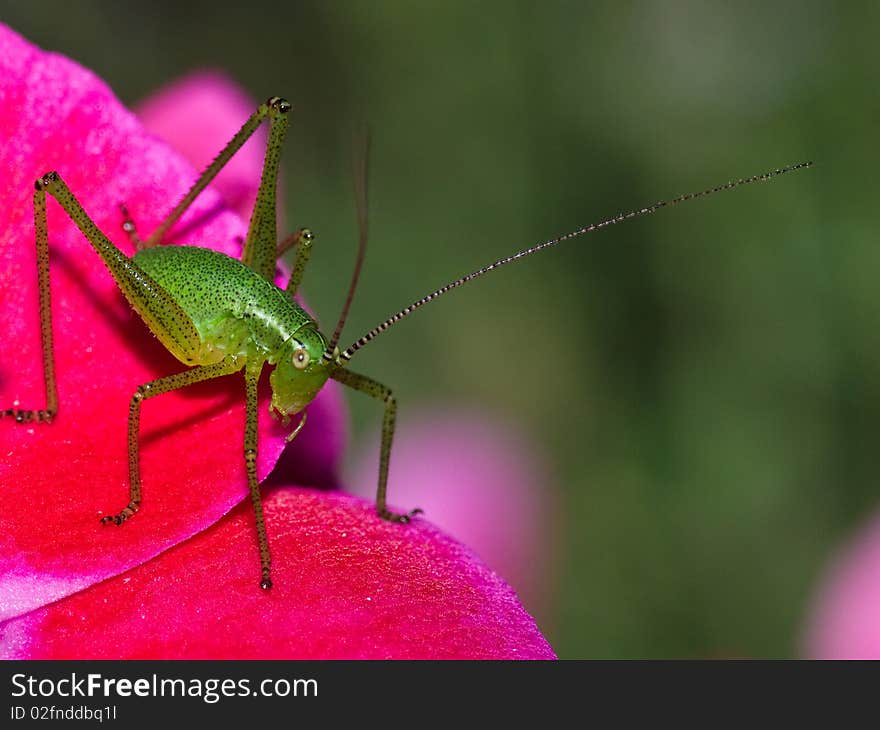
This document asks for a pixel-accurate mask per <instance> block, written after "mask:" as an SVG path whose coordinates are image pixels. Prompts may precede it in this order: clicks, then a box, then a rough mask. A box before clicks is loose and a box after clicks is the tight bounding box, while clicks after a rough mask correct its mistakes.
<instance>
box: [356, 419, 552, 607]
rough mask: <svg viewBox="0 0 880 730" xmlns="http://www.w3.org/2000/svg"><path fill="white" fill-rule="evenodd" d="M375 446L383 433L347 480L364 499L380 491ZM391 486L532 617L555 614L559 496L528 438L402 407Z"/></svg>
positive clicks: (496, 426)
mask: <svg viewBox="0 0 880 730" xmlns="http://www.w3.org/2000/svg"><path fill="white" fill-rule="evenodd" d="M378 447H379V434H378V432H377V433H375V434H373V436H372V437H371V438H368V439H366V440H365V441H364V443H363V444H362V445H361V448H360V453H359V457H358V458H357V459H356V460H355V463H354V468H353V469H352V470H351V472H350V476H349V478H348V479H347V481H348V483H349V484H350V485H351V490H352V491H353V492H354V493H355V494H358V495H360V496H362V497H364V498H367V499H369V498H374V497H375V493H376V475H377V473H378V461H379V448H378ZM426 465H430V468H426ZM388 484H389V490H388V494H389V497H390V498H391V499H392V500H393V501H394V502H395V503H396V504H400V505H405V506H408V507H416V506H418V507H421V508H422V509H424V510H425V517H426V518H427V519H429V520H430V521H431V522H432V523H434V524H435V525H437V526H438V527H440V528H441V529H443V530H445V531H446V532H448V533H449V534H450V535H452V536H454V537H455V538H457V539H458V540H461V541H462V542H463V543H464V544H465V545H467V546H468V547H470V548H471V549H472V550H473V551H474V552H475V553H476V554H477V555H479V556H480V558H481V559H482V560H484V561H485V562H486V564H487V565H489V566H490V567H491V568H492V569H493V570H494V571H496V572H497V573H498V574H499V575H501V576H503V577H504V579H505V580H506V581H508V582H509V583H510V585H511V586H513V587H514V588H515V589H516V591H517V593H518V594H519V595H520V598H521V600H522V602H523V604H524V605H525V606H526V607H527V608H529V610H530V611H531V612H532V613H534V614H536V615H541V614H545V613H550V610H551V604H552V595H551V594H552V592H553V585H554V575H553V564H554V561H553V559H552V553H553V544H554V540H555V535H556V533H557V532H558V526H557V524H556V519H555V511H556V510H555V499H554V498H555V494H554V491H553V489H552V485H551V484H550V480H549V479H548V477H547V475H546V470H545V469H544V468H543V467H542V466H541V464H540V459H539V458H538V457H537V455H536V454H535V449H534V448H533V447H532V445H531V444H529V443H528V442H527V441H526V440H525V438H523V437H522V436H520V435H518V434H516V433H515V432H514V430H513V429H511V428H509V427H505V426H502V425H501V424H500V423H496V422H493V421H491V420H490V419H489V418H488V417H487V416H485V415H483V414H479V413H476V412H473V411H469V410H468V409H465V408H462V409H452V408H449V407H442V406H438V407H434V408H422V409H421V410H418V411H415V412H411V411H407V410H405V409H403V410H402V411H401V415H400V418H399V422H398V427H397V431H396V435H395V439H394V452H393V454H392V459H391V470H390V474H389V480H388ZM542 623H543V622H542Z"/></svg>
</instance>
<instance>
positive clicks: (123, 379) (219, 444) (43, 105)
mask: <svg viewBox="0 0 880 730" xmlns="http://www.w3.org/2000/svg"><path fill="white" fill-rule="evenodd" d="M0 49H2V52H0V169H3V170H4V175H3V176H2V178H0V201H2V206H0V230H2V231H3V233H2V235H0V291H2V292H4V294H3V297H2V299H0V331H2V332H3V333H4V336H5V338H6V341H7V342H8V343H11V344H14V347H7V348H6V349H5V350H4V354H3V355H2V356H0V406H2V407H3V408H6V407H10V406H15V405H19V404H20V406H21V407H25V408H29V407H36V408H39V407H42V405H43V403H44V402H45V401H44V393H43V383H42V374H41V368H40V363H41V350H40V345H39V323H38V316H37V291H36V269H35V255H34V244H33V240H34V231H33V208H32V202H31V199H32V195H33V181H34V179H35V178H37V177H38V176H39V175H42V174H43V173H44V172H46V171H47V170H51V169H57V170H58V171H59V173H60V174H61V175H62V177H63V178H64V179H65V180H66V182H67V183H68V185H69V186H70V188H71V189H72V190H73V191H74V193H75V194H76V195H77V197H78V198H79V199H80V201H81V203H82V204H83V206H84V207H85V209H86V210H87V212H88V213H89V214H90V215H91V216H92V218H93V219H94V221H95V222H96V223H97V224H98V226H99V227H101V228H102V229H103V230H104V231H105V232H107V233H108V235H109V236H110V237H111V238H112V239H114V240H115V241H116V242H117V243H118V244H119V245H120V247H121V248H122V249H123V250H126V251H127V250H130V246H129V244H128V242H127V241H126V239H125V236H124V234H122V232H121V217H120V213H119V210H118V206H119V204H120V203H123V202H124V203H126V204H127V205H128V207H129V209H130V211H131V213H132V215H133V217H134V219H135V220H136V221H137V222H138V224H139V226H140V229H141V231H142V232H148V231H150V230H151V229H152V227H153V226H155V225H156V223H157V222H158V221H159V220H160V219H161V217H162V215H163V214H164V213H165V212H166V211H167V210H168V209H169V208H170V207H171V206H172V205H173V204H174V203H175V202H176V201H177V200H178V199H179V198H180V196H181V195H182V194H183V193H184V192H185V190H186V189H187V188H188V186H189V185H190V184H191V183H192V181H193V180H194V179H195V174H196V173H195V171H194V170H193V169H192V168H191V167H190V166H189V165H188V164H187V163H186V162H184V161H183V160H182V159H181V158H180V157H178V156H177V155H176V154H175V153H173V152H172V151H171V150H170V149H169V148H168V147H167V146H166V145H165V144H163V143H161V142H160V141H158V140H157V139H155V138H154V137H153V136H151V135H149V134H148V133H146V132H145V131H144V129H143V128H142V126H141V125H140V123H139V122H138V120H137V119H136V118H135V117H134V115H132V114H131V113H130V112H129V111H127V110H126V109H125V108H124V107H123V106H122V105H121V104H120V103H119V101H118V100H117V99H116V98H115V97H114V96H113V94H112V93H111V92H110V90H109V89H108V88H107V87H106V85H105V84H104V83H103V82H101V81H100V80H99V79H98V78H96V77H95V76H94V75H93V74H92V73H91V72H89V71H86V70H84V69H82V68H81V67H79V66H77V65H76V64H75V63H73V62H71V61H70V60H68V59H66V58H64V57H62V56H60V55H55V54H49V53H45V52H43V51H41V50H39V49H37V48H35V47H34V46H32V45H30V44H28V43H27V42H26V41H24V40H23V39H22V38H21V37H19V36H18V35H16V34H15V33H13V32H12V31H11V30H9V29H8V28H6V27H4V26H0ZM48 210H49V231H50V242H51V245H50V248H51V255H52V296H53V320H54V323H55V341H56V350H55V351H56V364H57V375H58V383H59V391H60V398H61V410H60V413H59V415H58V417H57V418H56V420H55V421H54V422H53V423H52V424H50V425H26V426H22V425H19V424H16V423H14V422H12V421H11V420H10V419H0V486H2V489H0V616H2V617H10V616H15V615H18V614H20V613H23V612H26V611H28V610H30V609H33V608H35V607H37V606H40V605H44V604H45V603H47V602H49V601H53V600H56V599H58V598H60V597H61V596H64V595H68V594H69V593H71V592H73V591H76V590H78V589H81V588H83V587H85V586H88V585H90V584H92V583H94V582H96V581H99V580H102V579H104V578H106V577H108V576H112V575H116V574H118V573H120V572H122V571H124V570H126V569H128V568H130V567H131V566H133V565H137V564H139V563H141V562H143V561H144V560H147V559H149V558H150V557H152V556H154V555H156V554H158V553H159V552H161V551H163V550H166V549H167V548H169V547H170V546H172V545H174V544H175V543H177V542H180V541H181V540H183V539H185V538H187V537H189V536H191V535H192V534H194V533H196V532H198V531H200V530H202V529H204V528H205V527H206V526H208V525H210V524H212V523H214V522H215V521H216V520H217V519H219V518H220V517H221V516H222V515H223V514H224V513H226V512H227V511H228V510H229V509H230V508H231V507H232V506H234V505H235V504H236V503H237V502H239V501H241V500H242V499H243V498H244V497H245V496H246V494H247V488H246V480H245V474H244V466H243V463H242V462H243V460H242V456H241V451H242V434H243V426H244V424H243V422H244V410H243V395H242V391H243V387H242V378H241V376H240V375H234V376H230V377H228V378H224V379H223V380H221V381H217V382H215V383H212V384H206V385H204V386H196V387H194V388H190V389H187V390H184V391H180V392H178V393H172V394H168V395H163V396H161V397H159V398H157V399H155V400H151V401H148V402H146V403H145V404H144V408H143V417H142V426H141V433H142V434H143V438H142V441H141V443H142V447H143V448H142V452H141V456H142V458H141V472H142V476H143V482H144V503H143V507H142V509H141V511H140V513H139V514H138V515H137V516H136V518H134V519H133V520H132V521H131V522H130V523H128V524H126V525H124V526H122V527H120V528H117V527H113V526H110V527H104V526H101V525H100V524H99V522H98V517H99V516H101V515H105V514H108V513H112V512H116V511H118V510H119V509H121V507H122V506H123V505H124V504H125V503H126V502H127V501H128V494H127V492H128V486H127V485H128V476H127V453H126V422H127V414H128V404H129V399H130V398H131V396H132V394H133V393H134V390H135V388H136V387H137V386H138V385H140V384H142V383H145V382H148V381H150V380H153V379H155V378H157V377H161V376H163V375H168V374H171V373H173V372H178V371H180V370H182V369H183V366H182V365H181V364H180V363H178V362H177V361H176V360H174V359H173V358H172V357H171V356H170V355H169V354H168V353H167V352H165V351H164V349H163V348H162V347H161V346H160V345H159V344H158V343H157V342H156V340H155V338H154V337H153V336H152V334H151V333H150V332H149V331H148V330H147V329H146V327H145V326H144V325H143V324H142V323H141V321H140V320H139V319H138V318H137V316H136V315H134V314H133V313H132V311H131V310H130V308H129V307H128V305H127V304H126V302H125V301H124V299H123V298H122V296H121V295H120V294H119V293H118V291H117V290H116V287H115V285H114V283H113V281H112V279H111V278H110V276H109V274H108V273H107V271H106V270H105V269H104V267H103V266H102V265H101V264H100V261H99V259H98V257H97V255H96V254H95V253H94V252H93V251H92V250H91V249H90V247H89V246H88V244H87V243H86V241H85V240H84V238H83V237H82V235H81V234H80V232H79V231H78V230H77V229H76V228H75V226H74V225H73V224H72V222H71V221H70V220H69V219H68V218H67V216H66V215H65V214H64V213H63V211H61V210H60V208H59V206H58V205H57V204H56V203H55V201H54V200H49V202H48ZM244 233H245V225H244V224H243V223H242V221H241V219H240V218H239V217H238V216H237V215H235V214H233V213H231V212H229V211H227V210H225V209H224V208H223V206H222V204H221V201H220V199H219V197H218V195H217V194H216V193H214V192H212V191H210V190H209V191H207V192H206V193H205V194H203V195H202V196H200V198H199V200H198V201H197V203H196V204H195V205H194V206H193V209H192V210H191V211H190V212H188V213H187V214H186V216H185V217H184V219H183V220H182V221H181V222H180V225H179V226H178V227H177V228H176V229H175V233H174V240H175V242H178V243H193V244H199V245H210V246H211V247H213V248H217V249H219V250H222V251H225V252H227V253H230V254H233V255H234V254H235V253H236V252H237V250H238V249H239V244H238V240H239V239H240V237H241V236H243V235H244ZM264 396H265V394H264ZM314 410H316V411H317V412H318V413H323V414H324V416H323V417H321V418H313V419H310V422H309V424H308V425H307V426H306V429H307V430H308V429H316V430H317V431H318V432H320V431H321V428H322V421H323V422H324V423H325V425H326V422H327V421H329V422H331V423H338V422H339V420H340V418H341V416H340V414H339V413H338V411H337V410H336V405H335V404H333V403H331V405H330V407H320V408H319V407H317V402H316V408H315V409H314ZM260 419H261V423H260V458H259V463H258V466H259V472H260V475H261V477H262V476H265V475H266V474H267V473H268V472H269V470H270V469H271V468H272V466H273V464H274V463H275V461H276V459H277V458H278V455H279V454H280V452H281V450H282V448H283V446H284V436H285V434H286V432H287V430H289V429H282V428H280V427H279V426H278V425H277V424H276V423H274V422H272V421H271V420H270V419H269V418H268V408H267V403H266V402H265V399H264V403H263V405H262V407H261V408H260ZM335 430H336V431H339V430H341V428H340V427H338V426H337V427H336V429H335ZM312 437H313V438H314V436H312ZM303 458H304V459H308V458H310V457H309V455H308V454H304V455H303Z"/></svg>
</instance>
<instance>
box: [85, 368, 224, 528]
mask: <svg viewBox="0 0 880 730" xmlns="http://www.w3.org/2000/svg"><path fill="white" fill-rule="evenodd" d="M240 369H241V362H240V361H238V360H237V358H234V357H226V358H224V359H223V360H221V361H220V362H218V363H214V364H213V365H200V366H198V367H194V368H191V369H190V370H184V371H183V372H182V373H176V374H175V375H168V376H166V377H164V378H159V379H158V380H153V381H151V382H149V383H145V384H144V385H142V386H140V387H139V388H138V389H137V390H136V391H135V393H134V395H133V396H132V397H131V403H130V404H129V408H128V478H129V482H128V484H129V487H128V489H129V502H128V504H127V505H126V506H125V507H124V508H123V510H122V511H121V512H119V513H118V514H115V515H106V516H105V517H102V518H101V522H102V523H103V524H105V525H106V524H108V523H110V522H112V523H113V524H115V525H121V524H122V523H123V522H125V521H126V520H127V519H128V518H129V517H131V516H132V515H133V514H134V513H135V512H137V511H138V508H139V507H140V504H141V474H140V447H139V431H140V421H141V403H143V402H144V401H145V400H147V399H148V398H154V397H156V396H157V395H162V394H163V393H170V392H171V391H172V390H177V389H179V388H185V387H186V386H187V385H194V384H195V383H201V382H202V381H204V380H211V379H212V378H220V377H222V376H224V375H229V374H230V373H234V372H235V371H236V370H240Z"/></svg>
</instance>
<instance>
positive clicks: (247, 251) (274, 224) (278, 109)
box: [241, 96, 290, 281]
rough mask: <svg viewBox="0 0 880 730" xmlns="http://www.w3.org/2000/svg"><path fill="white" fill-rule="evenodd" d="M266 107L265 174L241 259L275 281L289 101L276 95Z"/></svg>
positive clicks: (269, 279)
mask: <svg viewBox="0 0 880 730" xmlns="http://www.w3.org/2000/svg"><path fill="white" fill-rule="evenodd" d="M264 106H266V107H267V113H268V114H269V122H270V126H269V139H268V141H267V142H266V157H265V158H264V160H263V174H262V176H261V177H260V188H259V190H257V199H256V202H255V203H254V210H253V212H252V213H251V221H250V224H249V225H248V232H247V237H246V238H245V241H244V249H243V250H242V253H241V261H242V263H243V264H245V265H246V266H249V267H250V268H252V269H253V270H254V271H256V272H257V273H258V274H260V276H262V277H263V278H264V279H266V280H267V281H274V280H275V263H276V261H277V259H278V257H277V254H276V250H277V242H278V220H277V208H278V204H277V184H278V166H279V164H280V163H281V148H282V147H283V146H284V138H285V137H286V136H287V125H288V117H287V113H288V112H289V111H290V104H288V103H287V102H286V101H285V100H284V99H280V98H278V97H277V96H276V97H272V98H271V99H269V100H268V101H267V102H266V104H265V105H264Z"/></svg>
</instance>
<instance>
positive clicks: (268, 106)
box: [143, 96, 290, 280]
mask: <svg viewBox="0 0 880 730" xmlns="http://www.w3.org/2000/svg"><path fill="white" fill-rule="evenodd" d="M288 111H290V104H288V103H287V102H286V101H285V100H284V99H281V98H279V97H277V96H276V97H272V98H271V99H269V100H268V101H266V103H265V104H260V106H259V107H257V110H256V111H255V112H254V113H253V114H252V115H251V116H250V118H249V119H248V120H247V121H246V122H245V123H244V124H243V125H242V127H241V129H239V130H238V132H236V133H235V136H234V137H233V138H232V139H231V140H230V141H229V143H228V144H227V145H226V147H224V148H223V149H222V150H221V151H220V153H219V154H218V155H217V157H215V158H214V161H213V162H211V164H210V165H208V167H206V168H205V170H204V172H202V174H201V175H199V177H198V179H197V180H196V181H195V183H193V186H192V187H191V188H190V189H189V191H188V192H187V193H186V195H184V196H183V198H181V200H180V202H179V203H178V204H177V205H176V206H174V209H173V210H172V211H171V212H170V213H169V214H168V215H167V216H166V217H165V219H164V220H163V221H162V222H161V223H160V224H159V225H158V226H157V227H156V229H155V230H154V231H153V232H152V233H151V234H150V235H149V236H148V237H147V239H146V240H145V241H144V244H143V245H144V248H150V247H151V246H156V245H157V244H158V243H159V242H160V241H161V240H162V238H164V236H165V234H166V233H168V231H169V230H170V229H171V227H172V226H173V225H174V224H175V223H176V222H177V221H178V219H179V218H180V216H182V215H183V214H184V213H185V212H186V210H187V208H189V206H190V205H192V203H193V201H194V200H195V199H196V198H197V197H198V195H199V193H201V192H202V191H203V190H204V189H205V188H206V187H208V185H209V184H210V183H211V181H212V180H213V179H214V178H215V177H217V173H219V172H220V170H222V169H223V167H224V166H225V165H226V163H227V162H229V160H230V158H231V157H232V156H233V155H234V154H235V153H236V152H238V150H239V149H241V147H242V145H244V143H245V142H247V141H248V139H250V137H251V135H252V134H253V133H254V132H255V131H256V130H257V128H258V127H259V126H260V124H262V122H263V120H264V119H265V118H266V117H268V116H271V117H272V130H273V131H270V133H269V144H268V147H267V150H266V163H265V164H264V168H263V180H262V181H261V183H260V192H259V193H258V194H257V205H256V206H255V208H254V215H256V212H257V209H260V210H262V209H263V207H262V206H261V197H260V196H261V195H262V199H263V200H265V199H266V198H267V197H271V203H272V206H273V212H272V221H271V225H272V226H273V230H272V234H271V235H272V240H271V246H270V251H272V252H274V250H275V239H276V236H277V233H276V231H275V230H274V226H275V214H274V204H275V179H274V178H273V179H272V181H271V185H270V186H269V185H267V184H266V177H267V169H266V166H267V165H269V163H270V157H271V158H272V159H274V165H275V166H274V175H275V176H276V177H277V170H278V167H277V163H278V160H279V159H280V156H281V152H280V147H281V142H283V141H284V134H283V132H284V131H286V126H287V112H288ZM276 119H282V120H283V124H279V123H278V122H276ZM279 126H281V127H283V129H282V130H281V132H280V133H279V131H278V130H277V127H279ZM279 137H280V139H279ZM273 145H274V146H275V147H277V149H274V150H273V151H272V154H271V155H270V150H271V149H272V148H273ZM264 188H266V189H265V190H264ZM269 188H271V189H269ZM258 224H259V226H258V227H259V228H260V233H261V235H262V231H263V230H264V229H267V228H268V222H267V223H265V224H262V223H259V221H258ZM253 228H254V221H253V218H252V219H251V229H253ZM251 229H249V230H248V239H247V240H248V241H250V239H251ZM245 247H246V250H247V241H246V243H245ZM245 263H248V262H245ZM248 265H250V264H248ZM274 267H275V262H274V259H273V261H272V272H270V274H269V277H267V278H269V279H270V280H271V276H272V274H273V273H274V270H275V269H274ZM252 268H253V267H252ZM261 273H263V272H261ZM264 275H265V274H264Z"/></svg>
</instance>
